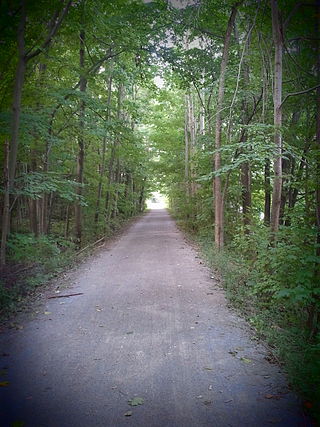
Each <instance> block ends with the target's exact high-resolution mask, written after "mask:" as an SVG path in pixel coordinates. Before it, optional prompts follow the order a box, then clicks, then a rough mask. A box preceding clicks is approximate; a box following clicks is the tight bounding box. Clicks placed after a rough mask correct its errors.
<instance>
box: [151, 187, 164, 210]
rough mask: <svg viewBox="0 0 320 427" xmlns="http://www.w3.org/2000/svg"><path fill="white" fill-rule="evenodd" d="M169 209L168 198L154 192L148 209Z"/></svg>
mask: <svg viewBox="0 0 320 427" xmlns="http://www.w3.org/2000/svg"><path fill="white" fill-rule="evenodd" d="M167 207H168V206H167V200H166V197H164V196H163V195H162V194H161V193H159V192H157V191H155V192H153V193H152V194H151V196H150V198H149V199H148V200H147V208H148V209H165V208H167Z"/></svg>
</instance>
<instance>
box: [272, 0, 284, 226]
mask: <svg viewBox="0 0 320 427" xmlns="http://www.w3.org/2000/svg"><path fill="white" fill-rule="evenodd" d="M271 11H272V32H273V41H274V45H275V56H274V62H275V63H274V91H273V105H274V126H275V134H274V144H275V157H274V161H273V169H274V175H275V176H274V181H273V190H272V206H271V231H272V232H273V233H274V232H277V231H278V228H279V220H280V205H281V190H282V135H281V129H280V128H281V125H282V107H281V102H282V51H283V36H282V29H281V23H280V17H279V9H278V1H277V0H271Z"/></svg>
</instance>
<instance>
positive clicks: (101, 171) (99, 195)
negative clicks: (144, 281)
mask: <svg viewBox="0 0 320 427" xmlns="http://www.w3.org/2000/svg"><path fill="white" fill-rule="evenodd" d="M111 91H112V71H111V74H110V77H109V80H108V99H107V114H106V121H107V122H108V121H109V119H110V106H111V94H112V92H111ZM106 145H107V135H104V137H103V142H102V157H101V167H100V170H99V183H98V194H97V203H96V213H95V216H94V222H95V224H98V222H99V210H100V203H101V195H102V181H103V177H104V173H105V166H106V165H105V162H106Z"/></svg>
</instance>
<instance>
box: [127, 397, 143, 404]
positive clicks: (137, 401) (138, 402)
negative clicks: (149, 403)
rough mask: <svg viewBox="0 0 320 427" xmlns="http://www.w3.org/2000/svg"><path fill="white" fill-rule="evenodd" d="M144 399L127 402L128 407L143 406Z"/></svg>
mask: <svg viewBox="0 0 320 427" xmlns="http://www.w3.org/2000/svg"><path fill="white" fill-rule="evenodd" d="M143 402H144V399H143V398H142V397H134V398H133V399H130V400H128V404H129V405H130V406H139V405H143Z"/></svg>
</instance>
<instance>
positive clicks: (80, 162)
mask: <svg viewBox="0 0 320 427" xmlns="http://www.w3.org/2000/svg"><path fill="white" fill-rule="evenodd" d="M79 59H80V70H81V71H80V72H81V75H80V92H81V93H82V94H84V93H85V92H86V88H87V79H86V77H85V70H84V68H85V32H84V30H83V29H82V30H80V50H79ZM84 131H85V101H84V99H81V100H80V112H79V136H78V149H79V151H78V159H77V182H78V184H79V186H78V187H77V195H78V198H79V200H78V201H77V202H76V204H75V234H76V241H77V245H78V247H81V241H82V209H81V201H80V198H81V196H82V192H83V191H82V190H83V188H82V186H83V168H84Z"/></svg>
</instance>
